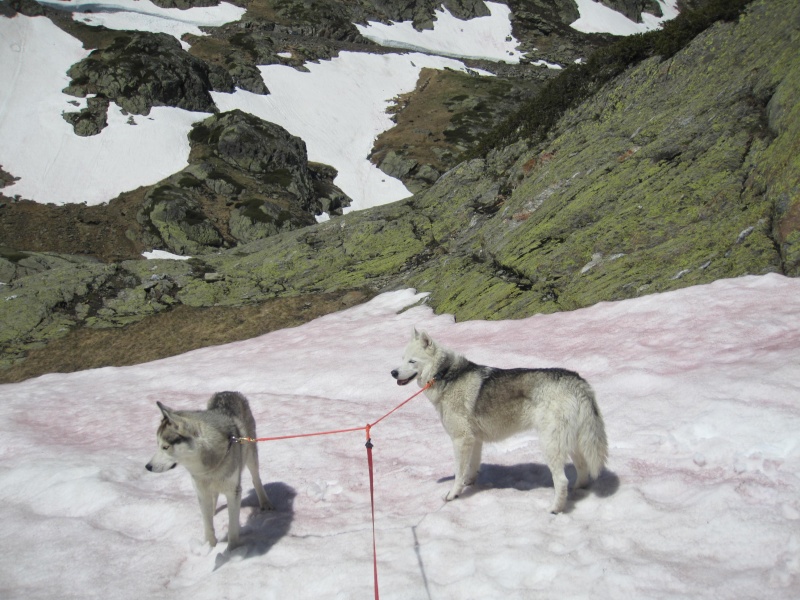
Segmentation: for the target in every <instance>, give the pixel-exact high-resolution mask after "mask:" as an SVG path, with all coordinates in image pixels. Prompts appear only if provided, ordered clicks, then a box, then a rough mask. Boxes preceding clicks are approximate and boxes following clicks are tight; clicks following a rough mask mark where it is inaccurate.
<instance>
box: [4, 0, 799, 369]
mask: <svg viewBox="0 0 800 600" xmlns="http://www.w3.org/2000/svg"><path fill="white" fill-rule="evenodd" d="M797 18H800V6H798V5H797V4H796V3H793V2H789V1H788V0H784V1H779V0H775V1H772V2H757V3H755V4H754V5H753V6H752V8H751V9H750V11H749V12H748V14H747V15H746V16H745V17H744V18H743V19H742V20H741V21H740V22H739V23H727V24H723V25H717V26H715V27H714V28H713V29H712V30H710V31H708V32H707V33H706V34H704V35H703V36H701V37H700V38H699V39H698V40H696V42H695V43H694V44H692V45H690V46H689V47H688V48H687V49H686V50H684V51H681V52H679V53H677V54H676V55H675V56H674V57H672V58H671V59H669V60H667V61H663V62H661V61H659V60H658V59H651V60H648V61H646V62H644V63H642V64H640V65H639V66H638V67H635V68H633V69H630V70H629V71H627V72H626V73H625V74H623V75H622V76H620V77H619V78H617V79H615V80H614V81H613V82H611V83H610V84H609V85H608V86H607V87H605V88H604V90H603V91H601V92H600V93H599V94H598V95H596V96H595V98H594V99H593V100H592V101H590V102H586V103H584V104H583V105H581V106H580V107H578V108H576V109H574V110H572V111H571V112H569V113H568V114H566V115H565V116H564V117H563V118H562V119H561V120H560V121H559V122H558V123H557V124H556V125H555V127H554V128H553V129H552V130H551V134H550V136H549V137H548V138H547V139H546V140H544V141H543V142H541V143H538V142H537V143H532V142H526V141H521V142H518V143H516V144H514V145H513V146H508V147H503V148H500V149H498V150H496V151H494V152H492V153H491V154H490V155H488V156H487V157H486V158H483V159H475V160H471V161H467V162H464V163H461V164H460V165H458V166H457V167H455V168H454V169H451V170H450V171H448V172H447V173H445V174H444V175H443V176H442V178H441V179H440V180H439V181H438V182H437V183H436V184H435V185H434V186H433V187H432V188H430V189H429V190H428V191H427V192H425V193H421V194H417V195H416V196H414V197H413V198H411V199H408V200H405V201H401V202H398V203H394V204H391V205H388V206H383V207H378V208H376V209H371V210H368V211H363V212H358V213H351V214H348V215H345V216H344V217H341V218H336V219H333V220H331V221H328V222H326V223H323V224H318V225H314V226H311V227H307V228H303V229H297V230H293V231H288V232H281V233H279V234H278V235H276V236H274V237H271V238H268V239H264V240H258V241H255V242H252V243H249V244H246V245H242V246H239V247H237V248H232V249H228V250H222V251H220V252H219V253H214V254H207V255H204V256H203V257H202V259H195V260H194V261H188V262H178V261H153V262H149V263H145V262H143V261H142V262H139V263H136V265H135V266H133V265H131V266H129V263H123V264H122V265H121V267H120V271H119V272H117V273H116V275H114V276H113V277H111V276H108V277H107V278H106V280H104V281H106V282H107V283H105V284H104V286H105V287H103V286H96V285H95V286H88V285H87V289H86V293H83V294H82V292H81V293H68V294H66V295H65V296H64V297H63V298H66V297H69V299H67V300H66V301H65V303H64V302H62V297H61V296H59V297H51V296H48V295H47V294H46V293H43V294H42V295H37V293H36V292H34V291H33V288H32V287H31V288H30V289H28V290H27V291H25V294H26V299H25V302H26V304H35V303H37V302H40V303H44V304H47V306H45V308H44V309H43V310H40V311H38V312H37V313H36V315H37V316H36V318H29V319H28V320H27V321H26V323H27V324H26V325H25V327H27V329H25V328H23V329H25V330H24V331H22V330H19V329H18V330H17V331H16V333H15V334H14V335H13V336H12V337H13V338H14V339H9V341H8V344H7V345H6V346H5V347H6V348H7V349H8V350H7V353H8V355H9V356H16V355H18V353H20V352H21V351H22V350H20V349H21V348H24V347H25V345H26V344H28V343H29V341H30V340H33V339H39V340H41V339H43V338H42V336H43V335H44V334H43V333H42V332H43V331H52V330H53V328H59V327H64V326H65V325H64V323H67V322H70V323H76V324H79V325H80V324H84V323H86V322H90V323H91V324H95V325H98V326H99V325H101V323H100V317H102V318H103V323H102V325H103V326H106V324H109V323H113V322H115V321H116V322H120V323H121V322H129V321H130V320H131V319H134V318H136V316H135V313H136V311H137V310H140V311H141V315H142V317H141V318H144V315H145V314H148V313H149V312H150V311H152V310H153V309H154V307H155V309H156V310H161V311H164V310H166V309H167V308H168V307H169V306H170V304H169V303H170V302H172V301H173V300H174V301H175V303H183V304H189V305H191V306H210V305H214V304H224V305H226V306H242V305H245V304H255V303H258V302H260V301H263V300H264V299H268V298H275V297H287V296H299V295H302V294H304V293H318V292H321V291H327V290H344V289H354V288H360V289H368V290H369V292H370V293H374V292H378V291H384V290H388V289H397V288H400V287H416V288H417V289H419V290H420V291H426V292H430V293H431V296H430V300H429V303H430V304H431V305H432V306H434V307H435V308H436V310H438V311H442V312H450V313H453V314H454V315H455V316H456V318H458V319H459V320H464V319H471V318H480V319H497V318H516V317H524V316H528V315H531V314H534V313H537V312H552V311H556V310H568V309H572V308H577V307H580V306H587V305H589V304H593V303H596V302H600V301H604V300H606V301H607V300H614V299H618V298H628V297H634V296H637V295H643V294H647V293H652V292H657V291H664V290H671V289H676V288H679V287H684V286H687V285H693V284H696V283H707V282H710V281H713V280H715V279H718V278H721V277H734V276H738V275H742V274H746V273H747V274H758V273H765V272H770V271H776V272H784V273H786V274H790V275H791V274H797V273H796V267H795V271H794V272H792V271H791V270H790V269H789V268H788V267H789V266H790V264H791V259H792V257H794V256H796V255H797V250H796V248H797V242H796V241H793V240H796V238H797V231H798V224H797V221H798V219H797V210H798V209H797V193H796V190H797V187H798V170H797V168H796V166H797V162H796V161H797V159H796V156H797V152H796V150H797V140H798V138H799V137H800V136H798V131H797V128H798V123H799V122H800V119H798V118H797V116H798V115H797V101H796V98H797V97H798V95H797V92H798V81H800V65H798V59H797V57H796V56H794V55H793V54H792V52H794V49H795V48H796V47H797V39H796V38H797V32H796V31H795V29H793V23H795V22H796V20H797ZM698 73H699V75H698ZM139 265H141V266H139ZM72 268H73V269H77V268H78V267H72ZM162 271H163V272H162ZM81 277H82V276H81ZM153 277H156V279H155V280H154V279H153ZM34 279H36V278H35V277H25V278H23V280H24V281H22V282H16V281H15V282H14V283H13V285H10V286H8V289H4V294H7V295H8V296H10V295H13V294H15V293H16V292H17V291H18V290H21V291H24V290H25V288H26V287H27V286H28V285H31V286H33V281H34ZM36 281H38V282H39V285H42V286H45V285H46V282H45V279H44V278H39V279H36ZM18 284H19V285H18ZM125 289H131V290H133V292H130V293H122V292H123V290H125ZM139 289H141V290H143V291H144V292H145V293H144V294H142V293H141V292H140V291H138V290H139ZM101 290H105V291H103V292H102V293H100V291H101ZM81 294H82V295H81ZM9 302H10V301H9ZM146 303H149V306H145V304H146ZM137 305H138V306H139V307H140V308H138V309H137ZM6 306H10V304H8V303H6ZM87 307H88V308H87ZM162 307H163V308H162ZM4 308H5V307H4ZM25 308H28V307H27V306H26V307H25ZM101 309H109V310H110V311H111V312H109V313H106V312H105V311H104V312H102V313H101V312H100V310H101ZM0 316H2V317H3V319H4V320H6V317H8V315H5V314H3V315H0Z"/></svg>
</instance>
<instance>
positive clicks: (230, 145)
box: [137, 110, 350, 255]
mask: <svg viewBox="0 0 800 600" xmlns="http://www.w3.org/2000/svg"><path fill="white" fill-rule="evenodd" d="M189 140H190V143H191V145H192V151H191V153H190V158H189V162H190V165H189V166H188V167H187V168H186V169H184V170H183V171H180V172H179V173H176V174H175V175H172V176H171V177H168V178H167V179H165V180H164V181H162V182H160V183H159V184H157V185H155V186H153V187H152V188H151V189H150V190H149V191H148V192H147V193H146V195H145V198H144V203H143V205H142V207H141V209H140V210H139V213H138V217H137V220H138V222H139V224H140V225H141V226H142V228H143V230H144V233H143V242H144V243H145V244H146V245H147V246H149V247H153V248H162V249H166V250H170V251H172V252H174V253H176V254H181V255H200V254H205V253H208V252H211V251H214V250H216V249H219V248H222V247H230V246H234V245H236V244H239V243H247V242H251V241H254V240H258V239H261V238H264V237H267V236H270V235H275V234H276V233H279V232H281V231H288V230H291V229H296V228H298V227H305V226H308V225H313V224H314V223H315V222H316V220H315V218H314V217H315V215H318V214H321V213H322V212H323V211H328V212H330V213H332V214H341V210H342V208H343V207H344V206H346V205H348V204H349V203H350V200H349V198H347V197H346V196H345V195H344V193H342V192H341V190H339V189H338V188H337V187H336V186H335V185H333V178H334V177H335V176H336V172H335V170H333V169H331V168H330V167H324V166H321V165H320V166H318V167H316V168H314V167H310V166H309V163H308V157H307V154H306V146H305V143H304V142H303V141H302V140H301V139H300V138H298V137H295V136H293V135H290V134H289V133H288V132H287V131H286V130H285V129H283V128H282V127H280V126H278V125H275V124H272V123H267V122H265V121H262V120H261V119H259V118H257V117H254V116H252V115H250V114H247V113H244V112H241V111H238V110H236V111H232V112H229V113H224V114H221V115H214V116H212V117H210V118H208V119H206V120H205V121H202V122H201V123H198V124H197V125H195V126H194V128H193V129H192V131H191V133H190V135H189Z"/></svg>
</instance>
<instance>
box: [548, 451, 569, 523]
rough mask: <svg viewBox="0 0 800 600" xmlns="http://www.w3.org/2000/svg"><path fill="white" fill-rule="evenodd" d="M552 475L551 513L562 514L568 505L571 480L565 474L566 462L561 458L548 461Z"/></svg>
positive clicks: (552, 458) (551, 458)
mask: <svg viewBox="0 0 800 600" xmlns="http://www.w3.org/2000/svg"><path fill="white" fill-rule="evenodd" d="M547 466H548V467H550V473H551V474H552V475H553V488H554V493H553V504H551V505H550V512H551V513H553V514H556V513H560V512H561V511H563V510H564V507H565V506H566V504H567V493H568V491H569V489H568V486H569V480H567V475H566V473H564V460H563V459H561V458H556V457H550V458H548V460H547Z"/></svg>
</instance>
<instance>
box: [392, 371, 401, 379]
mask: <svg viewBox="0 0 800 600" xmlns="http://www.w3.org/2000/svg"><path fill="white" fill-rule="evenodd" d="M399 375H400V373H399V372H398V371H397V369H392V377H394V378H395V379H397V377H398V376H399Z"/></svg>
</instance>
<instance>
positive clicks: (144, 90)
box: [64, 32, 233, 115]
mask: <svg viewBox="0 0 800 600" xmlns="http://www.w3.org/2000/svg"><path fill="white" fill-rule="evenodd" d="M67 74H68V75H69V76H70V77H71V78H72V81H71V82H70V84H69V86H67V88H66V89H65V90H64V92H65V93H67V94H70V95H73V96H79V97H82V98H83V97H86V96H88V95H95V96H99V97H100V98H103V99H105V100H106V101H108V100H111V101H113V102H115V103H116V104H118V105H119V106H120V107H121V108H122V109H123V110H125V111H127V112H129V113H132V114H137V115H147V114H149V113H150V109H151V108H152V107H153V106H174V107H177V108H183V109H186V110H191V111H198V112H214V111H216V106H215V105H214V101H213V100H212V98H211V94H210V91H211V90H212V89H213V90H217V91H227V92H232V91H233V82H232V81H231V79H230V77H229V76H228V74H227V72H224V71H221V70H220V69H215V70H212V69H211V68H210V67H209V66H208V65H207V64H206V63H205V62H203V61H201V60H199V59H197V58H195V57H193V56H191V55H190V54H188V53H186V52H184V51H183V49H182V48H181V45H180V42H178V40H176V39H175V38H174V37H173V36H171V35H168V34H165V33H149V32H126V33H125V34H124V35H118V36H116V37H115V39H114V42H113V43H112V44H111V45H110V46H108V47H106V48H101V49H97V50H94V51H92V53H91V54H89V56H88V57H86V58H85V59H84V60H82V61H81V62H79V63H77V64H75V65H73V66H72V67H71V68H70V70H69V71H68V73H67Z"/></svg>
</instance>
